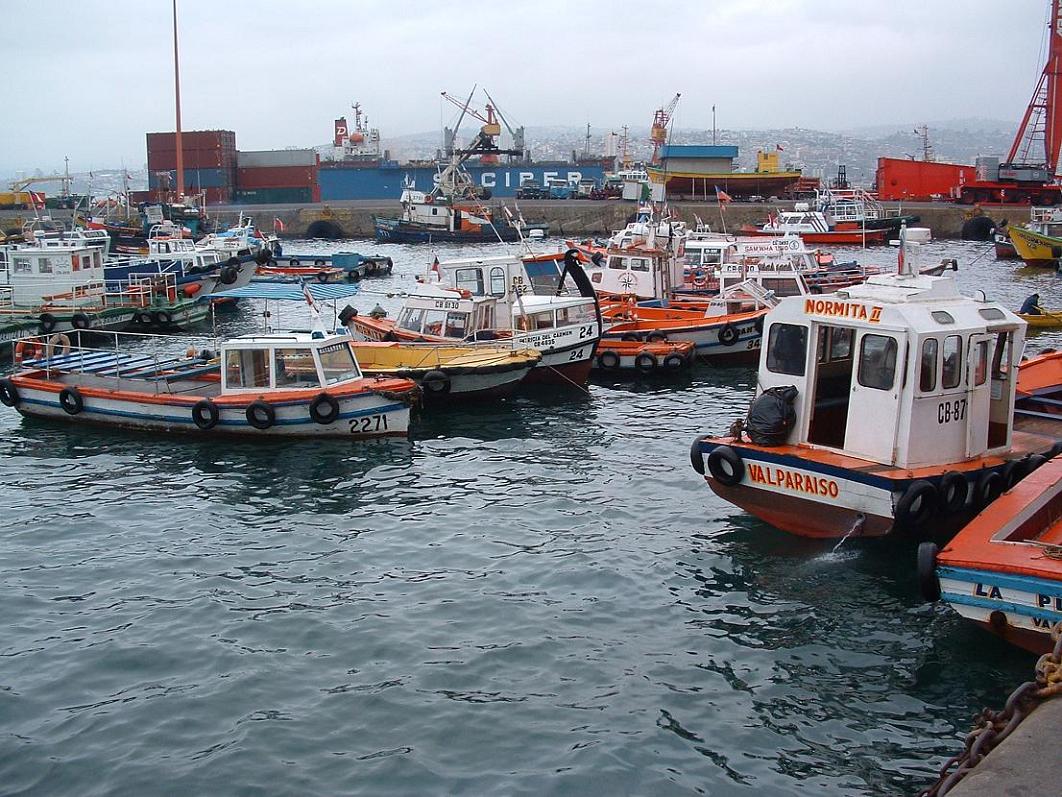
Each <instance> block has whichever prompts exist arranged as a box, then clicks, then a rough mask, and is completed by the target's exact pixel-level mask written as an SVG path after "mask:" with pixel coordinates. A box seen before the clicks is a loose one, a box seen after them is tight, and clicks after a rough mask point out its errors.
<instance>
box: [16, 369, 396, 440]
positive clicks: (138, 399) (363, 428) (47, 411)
mask: <svg viewBox="0 0 1062 797" xmlns="http://www.w3.org/2000/svg"><path fill="white" fill-rule="evenodd" d="M12 381H13V383H14V384H15V386H16V387H17V389H18V392H19V403H18V406H17V409H18V411H19V412H20V413H21V414H22V415H24V416H27V417H37V418H49V419H53V420H63V421H70V422H75V423H92V424H100V425H107V426H116V427H122V428H127V429H142V430H151V431H163V432H187V433H192V434H198V435H202V436H208V437H209V436H216V435H218V434H235V435H244V436H249V437H278V436H279V437H353V438H358V439H362V438H372V437H387V436H404V435H406V434H407V433H408V430H409V415H410V408H409V405H408V404H406V403H404V402H401V401H397V400H395V399H391V398H388V397H386V396H381V395H379V394H377V393H374V392H371V391H363V392H360V393H356V394H349V395H343V394H337V395H336V396H335V398H336V400H337V401H338V402H339V416H338V418H337V419H336V420H335V421H333V422H331V423H327V424H321V423H317V422H315V421H314V420H313V419H312V418H311V417H310V413H309V405H310V402H311V401H312V400H313V397H306V398H301V399H288V400H283V401H280V400H277V401H272V400H268V397H266V398H267V400H268V403H270V404H271V406H272V407H273V408H274V410H275V412H276V422H275V423H274V424H273V425H272V426H271V427H270V428H268V429H258V428H256V427H254V426H252V425H251V423H250V421H249V420H248V419H247V417H246V412H247V407H248V405H249V404H250V403H251V402H252V401H254V400H256V399H258V398H260V397H259V396H257V395H248V396H247V397H246V399H241V400H238V401H233V400H231V397H225V398H224V399H218V398H215V399H214V401H215V403H216V404H217V406H218V409H219V416H220V417H219V420H218V423H217V425H216V426H215V427H214V428H212V429H209V430H204V429H200V428H199V427H198V426H196V424H195V422H194V421H193V419H192V408H193V407H194V406H195V404H196V402H197V401H199V399H200V398H201V397H200V396H191V395H179V396H178V395H168V394H146V393H145V394H136V393H132V392H126V391H120V390H108V389H99V388H90V387H85V386H78V387H77V389H78V391H79V392H80V394H81V396H82V399H83V402H84V407H83V409H82V411H81V412H79V413H77V414H74V415H71V414H69V413H68V412H67V411H66V410H64V409H63V407H62V405H61V404H60V402H59V393H60V391H61V390H62V389H63V388H64V387H67V385H64V384H62V383H59V382H53V383H44V384H42V382H44V380H42V379H29V378H26V377H18V376H16V377H13V378H12ZM315 396H316V394H315Z"/></svg>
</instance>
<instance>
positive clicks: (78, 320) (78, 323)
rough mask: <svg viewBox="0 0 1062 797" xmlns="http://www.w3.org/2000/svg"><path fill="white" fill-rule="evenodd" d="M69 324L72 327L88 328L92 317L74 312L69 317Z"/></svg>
mask: <svg viewBox="0 0 1062 797" xmlns="http://www.w3.org/2000/svg"><path fill="white" fill-rule="evenodd" d="M70 325H71V326H72V327H73V328H74V329H88V328H89V327H91V326H92V319H91V318H89V317H88V316H87V315H85V314H84V313H74V315H73V316H72V317H71V319H70Z"/></svg>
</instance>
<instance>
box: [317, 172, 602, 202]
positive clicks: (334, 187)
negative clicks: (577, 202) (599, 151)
mask: <svg viewBox="0 0 1062 797" xmlns="http://www.w3.org/2000/svg"><path fill="white" fill-rule="evenodd" d="M468 172H469V174H470V175H471V176H472V179H473V181H474V182H475V184H476V185H478V186H480V187H481V188H488V189H490V192H491V194H492V195H493V196H496V197H511V196H514V195H515V194H516V189H518V188H519V187H520V184H521V183H522V182H527V181H534V182H535V183H537V184H538V185H540V186H542V185H545V184H546V182H547V181H548V180H550V179H561V180H567V181H571V182H578V181H579V180H597V181H598V182H600V181H601V180H602V178H603V177H604V175H605V170H604V169H603V168H602V167H601V166H598V165H578V166H577V165H572V164H566V163H562V164H556V163H554V164H538V163H536V164H532V165H521V166H469V167H468ZM437 174H438V172H437V171H436V170H435V169H433V168H430V167H423V166H419V167H411V166H407V167H402V166H399V165H395V166H380V167H372V168H368V169H357V168H342V167H341V168H338V169H337V168H327V167H324V166H322V168H321V169H320V171H319V172H318V176H317V179H318V182H319V183H320V186H321V201H322V202H327V201H329V200H335V199H394V200H397V199H398V198H399V196H401V194H402V188H403V186H404V184H405V180H406V178H409V179H411V180H413V181H414V183H415V185H416V187H417V189H419V190H421V191H429V190H431V188H432V186H433V185H434V180H435V177H436V175H437Z"/></svg>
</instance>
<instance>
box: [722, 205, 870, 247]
mask: <svg viewBox="0 0 1062 797" xmlns="http://www.w3.org/2000/svg"><path fill="white" fill-rule="evenodd" d="M741 234H742V235H771V236H780V235H793V234H795V235H799V236H800V237H801V238H802V239H803V240H804V242H805V243H809V244H832V245H834V246H842V245H851V246H872V245H873V246H877V245H881V244H884V243H886V242H887V240H888V234H889V231H888V230H887V229H867V228H860V227H852V228H841V227H839V226H835V225H831V224H830V222H829V220H828V219H827V218H826V215H825V214H823V213H822V212H821V211H817V210H811V209H810V207H809V206H808V205H807V203H801V202H798V203H797V205H796V209H795V210H783V211H779V212H778V213H777V214H775V215H772V216H771V217H770V218H769V219H768V220H767V223H766V224H764V225H763V226H762V227H756V226H754V225H751V224H746V225H744V226H742V228H741Z"/></svg>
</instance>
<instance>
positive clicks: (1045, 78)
mask: <svg viewBox="0 0 1062 797" xmlns="http://www.w3.org/2000/svg"><path fill="white" fill-rule="evenodd" d="M1049 26H1050V31H1049V32H1048V48H1047V63H1046V64H1044V69H1043V72H1041V73H1040V80H1039V81H1037V83H1036V89H1035V90H1034V91H1033V95H1032V99H1031V100H1029V104H1028V106H1027V107H1026V108H1025V115H1024V116H1022V120H1021V124H1020V125H1018V133H1017V135H1016V136H1014V143H1013V144H1011V147H1010V153H1009V154H1008V155H1007V160H1006V162H1005V163H1001V164H1000V166H999V175H998V177H997V179H995V180H976V181H973V182H969V183H966V184H964V185H961V186H959V187H958V194H959V196H958V199H959V201H960V202H962V203H964V204H967V205H972V204H973V203H974V202H1011V203H1024V204H1033V205H1057V204H1059V202H1062V186H1060V185H1059V183H1058V180H1057V177H1056V175H1055V172H1056V170H1057V169H1058V166H1059V150H1060V149H1062V0H1051V19H1050V22H1049Z"/></svg>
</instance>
